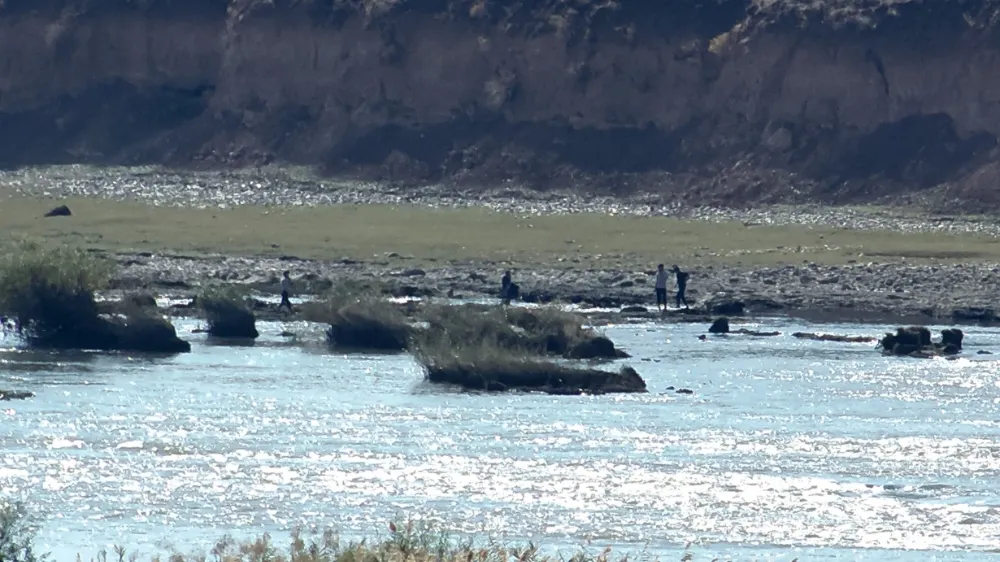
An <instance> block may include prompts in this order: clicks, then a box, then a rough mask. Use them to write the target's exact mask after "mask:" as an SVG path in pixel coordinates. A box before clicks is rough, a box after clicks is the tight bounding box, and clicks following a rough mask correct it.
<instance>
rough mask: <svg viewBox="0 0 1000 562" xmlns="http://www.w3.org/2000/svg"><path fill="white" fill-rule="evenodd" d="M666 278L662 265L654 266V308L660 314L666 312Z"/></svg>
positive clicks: (666, 274)
mask: <svg viewBox="0 0 1000 562" xmlns="http://www.w3.org/2000/svg"><path fill="white" fill-rule="evenodd" d="M667 276H668V273H667V270H666V269H663V264H662V263H661V264H660V265H658V266H656V308H657V309H658V310H660V311H662V312H666V311H667Z"/></svg>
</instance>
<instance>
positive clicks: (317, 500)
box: [0, 321, 1000, 561]
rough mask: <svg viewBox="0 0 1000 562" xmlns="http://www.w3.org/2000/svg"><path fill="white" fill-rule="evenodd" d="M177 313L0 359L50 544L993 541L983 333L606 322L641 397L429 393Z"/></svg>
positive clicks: (999, 445) (16, 467)
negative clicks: (173, 351) (158, 348)
mask: <svg viewBox="0 0 1000 562" xmlns="http://www.w3.org/2000/svg"><path fill="white" fill-rule="evenodd" d="M778 324H781V323H778ZM773 325H774V323H769V324H768V326H773ZM781 325H782V327H781V328H780V329H781V330H783V331H784V332H785V333H786V334H790V333H791V332H793V331H796V330H800V329H806V330H813V331H830V332H836V333H877V332H878V331H880V330H881V329H882V327H879V326H874V327H873V326H846V325H840V326H824V327H817V326H811V327H810V326H796V325H792V324H787V325H786V324H781ZM178 326H179V331H181V332H182V333H184V334H185V337H188V338H190V339H191V340H192V341H193V342H194V349H193V352H192V353H190V354H185V355H179V356H175V357H169V358H142V357H129V356H122V355H102V354H84V353H76V354H50V353H38V352H27V351H16V350H8V351H5V352H2V353H0V388H16V389H26V390H31V391H34V392H35V393H36V394H37V397H36V398H34V399H32V400H29V401H26V402H7V403H2V404H0V446H2V448H0V488H2V495H3V496H5V497H8V498H17V499H23V500H24V501H25V502H26V503H27V504H28V505H29V507H30V508H31V509H32V511H34V512H36V513H39V514H42V515H43V516H44V517H45V523H44V528H43V530H42V532H41V537H40V541H41V542H42V543H43V545H44V546H45V548H46V549H48V550H50V551H52V552H53V553H54V554H55V556H56V559H57V560H64V559H65V560H68V559H72V558H73V557H75V554H76V553H77V552H82V553H83V554H84V555H85V556H89V555H93V554H94V553H95V552H96V551H97V550H98V549H99V548H101V547H105V546H108V545H111V544H114V543H124V544H127V545H129V546H130V547H131V548H137V549H139V550H140V551H142V552H146V553H149V552H154V551H159V549H162V548H166V549H168V550H169V549H170V548H171V547H176V548H178V549H180V550H182V551H185V552H187V551H190V550H192V549H193V548H203V549H207V548H208V547H209V546H210V545H211V543H212V542H214V540H216V539H218V538H220V537H221V536H222V535H223V534H225V533H227V532H231V533H233V534H235V535H236V536H237V537H249V536H252V535H255V534H258V533H260V532H263V531H270V532H271V533H272V534H273V535H275V536H278V537H280V536H281V535H282V534H283V533H286V532H287V531H288V530H290V529H291V528H293V527H295V526H298V525H304V526H307V527H308V526H318V527H323V526H327V525H331V526H335V527H336V528H337V529H339V530H340V532H341V534H342V535H344V536H348V537H350V536H361V535H368V536H371V535H373V534H375V533H383V534H384V532H385V526H386V522H387V521H389V520H391V519H397V520H398V519H401V518H405V517H418V518H427V519H434V520H437V521H439V522H440V525H441V526H442V527H443V528H444V529H446V530H448V531H451V532H453V533H454V534H456V535H462V534H472V535H480V536H484V537H485V536H487V535H490V536H497V537H504V538H507V539H510V540H514V541H519V540H528V539H531V540H534V541H536V542H538V543H541V544H543V545H545V546H546V547H551V548H554V549H558V550H559V551H560V552H564V553H569V552H571V551H573V550H574V549H575V548H576V547H578V546H579V545H581V544H585V543H587V542H588V541H589V544H590V548H592V549H594V551H595V552H596V551H599V550H600V549H601V548H603V547H604V546H605V545H611V546H614V547H615V548H618V549H624V550H627V551H631V552H634V553H639V552H642V551H646V552H647V553H654V554H657V555H659V556H661V558H663V559H664V560H672V559H678V558H679V556H680V554H681V553H682V552H683V551H684V549H685V546H686V545H688V544H689V543H690V550H692V551H693V552H694V553H696V554H697V555H698V556H699V558H700V557H701V556H705V557H706V559H710V557H711V556H712V555H718V556H722V557H731V558H734V559H740V560H747V559H757V560H791V559H792V558H796V557H798V559H799V560H801V561H806V560H830V559H837V560H914V561H915V560H980V559H981V560H988V559H994V557H996V556H998V555H997V554H996V553H997V552H1000V362H995V361H991V360H990V358H991V356H988V355H983V356H977V355H975V351H976V350H979V349H985V350H992V351H995V352H1000V332H997V331H990V330H980V329H972V330H968V331H967V347H968V348H969V351H967V352H966V354H967V355H968V357H967V358H966V359H961V360H957V361H944V360H926V361H925V360H910V359H895V358H883V357H881V356H879V354H878V353H876V352H875V351H874V350H873V348H872V346H871V345H870V344H840V343H817V342H807V341H800V340H796V339H793V338H791V337H790V336H788V335H783V336H781V337H777V338H754V339H752V338H744V337H739V336H735V337H729V338H721V339H716V340H711V341H708V342H702V341H699V340H698V339H697V338H696V335H697V334H699V333H702V332H703V331H704V326H700V325H698V326H690V325H629V326H615V327H610V328H608V329H607V330H606V331H607V333H608V335H610V336H611V337H612V338H613V339H615V340H616V341H617V342H619V343H620V345H621V346H622V347H623V348H625V349H626V350H628V351H629V352H630V353H632V354H633V355H634V358H633V359H631V360H629V362H630V363H631V364H632V365H634V366H635V367H636V368H637V369H638V370H639V372H640V373H641V374H642V375H643V376H644V378H645V379H646V380H647V382H648V384H649V388H650V393H649V394H645V395H618V396H602V397H566V396H559V397H551V396H543V395H525V394H506V395H479V394H464V393H458V392H451V391H447V390H443V389H441V388H437V387H431V386H428V385H426V384H424V383H422V373H421V370H420V368H419V367H418V366H417V365H416V364H415V363H414V362H413V361H412V359H410V358H409V357H408V356H405V355H397V356H393V355H383V356H377V355H372V356H368V355H351V356H346V355H337V354H331V353H329V352H326V351H324V350H322V349H321V348H319V347H316V346H302V345H296V344H294V343H289V342H286V341H284V340H283V339H282V338H281V337H280V336H279V334H280V332H281V331H282V330H283V329H286V328H288V326H282V325H280V324H265V325H264V326H263V327H262V328H263V330H262V331H263V336H262V338H261V340H260V341H259V342H258V343H257V344H256V345H255V346H252V347H231V346H221V345H212V344H211V343H210V342H207V341H206V340H205V338H204V336H201V335H197V334H190V331H191V330H192V329H193V328H194V327H195V326H196V323H194V322H186V321H181V322H179V323H178ZM7 347H8V348H9V347H10V342H9V341H8V342H7ZM997 357H1000V355H998V356H997ZM671 385H674V386H684V387H689V388H692V389H694V390H695V394H694V395H693V396H677V395H674V394H672V393H670V392H668V391H667V390H666V388H667V387H668V386H671Z"/></svg>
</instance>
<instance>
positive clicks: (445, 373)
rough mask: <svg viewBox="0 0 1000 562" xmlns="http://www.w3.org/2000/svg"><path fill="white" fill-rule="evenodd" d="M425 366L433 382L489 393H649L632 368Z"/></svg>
mask: <svg viewBox="0 0 1000 562" xmlns="http://www.w3.org/2000/svg"><path fill="white" fill-rule="evenodd" d="M425 369H426V373H427V380H428V381H430V382H433V383H442V384H454V385H458V386H461V387H462V388H465V389H468V390H482V391H487V392H503V391H511V390H524V391H539V392H545V393H547V394H565V395H577V394H612V393H635V392H646V381H644V380H643V379H642V377H641V376H639V373H637V372H636V371H635V369H633V368H631V367H622V369H621V370H620V371H619V372H617V373H613V372H610V371H601V370H598V369H589V368H579V367H571V366H568V365H562V364H558V363H552V362H548V361H544V360H533V359H526V360H512V361H504V362H500V363H485V364H482V363H480V364H474V363H462V362H449V363H446V364H425Z"/></svg>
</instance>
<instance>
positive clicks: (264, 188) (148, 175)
mask: <svg viewBox="0 0 1000 562" xmlns="http://www.w3.org/2000/svg"><path fill="white" fill-rule="evenodd" d="M2 191H7V192H8V193H10V192H16V193H21V194H27V195H34V196H47V197H52V198H54V199H59V198H62V197H67V196H87V197H104V198H111V199H118V200H139V201H144V202H148V203H152V204H155V205H195V206H218V207H225V206H232V205H243V204H255V205H323V204H343V203H350V204H368V203H389V204H398V203H406V204H414V205H426V206H433V207H463V206H481V207H487V208H491V209H494V210H498V211H509V212H516V213H519V214H552V213H580V212H601V213H608V214H621V215H634V216H648V215H667V216H674V217H680V218H688V219H700V220H707V221H723V220H725V221H731V220H736V221H742V222H744V223H748V224H768V225H781V224H809V225H816V226H833V227H838V228H845V229H860V230H892V231H900V232H942V233H945V232H947V233H956V232H973V233H980V234H985V235H989V236H997V235H998V234H1000V222H998V221H997V220H996V219H994V218H992V217H970V216H929V215H927V214H926V213H923V214H921V213H915V212H909V211H907V210H903V209H891V208H829V207H820V206H807V207H794V208H792V207H769V208H760V209H718V208H704V207H699V208H684V207H680V206H677V205H669V204H664V203H663V202H662V201H661V200H660V196H659V195H656V194H640V195H631V196H628V197H611V196H598V195H581V194H575V193H565V192H536V191H529V190H523V189H517V188H514V187H510V188H495V189H490V190H481V191H475V192H472V191H457V190H455V189H453V188H449V187H446V186H430V187H423V188H413V187H389V186H384V185H383V186H380V185H375V184H370V183H358V182H346V181H332V180H320V179H317V178H315V177H313V176H311V175H310V174H308V173H306V172H304V171H301V170H289V169H263V170H249V171H235V172H185V173H178V172H169V171H162V170H156V169H152V168H141V169H140V168H130V169H124V168H103V169H101V168H90V167H82V166H68V167H58V168H45V169H22V170H18V171H9V172H2V173H0V192H2ZM118 259H119V261H120V262H121V264H122V266H123V267H122V269H121V275H120V280H119V281H120V283H122V284H123V285H136V286H160V287H172V288H175V289H181V290H186V289H189V288H191V287H195V286H197V285H200V284H203V283H206V282H243V283H253V284H255V285H256V286H258V287H259V288H262V289H268V288H271V289H276V284H277V276H276V272H279V271H281V270H283V269H286V268H290V269H293V270H294V271H295V272H296V276H297V278H298V279H300V281H301V283H300V284H299V285H300V287H302V288H303V290H305V291H310V292H311V291H315V290H319V289H321V288H322V280H323V279H328V278H334V279H340V278H345V277H372V278H378V279H381V280H386V281H388V282H389V284H390V285H392V286H394V287H395V288H396V290H397V291H398V292H399V293H400V294H427V293H432V294H439V295H445V294H448V293H449V292H451V293H453V294H460V295H467V296H470V295H477V296H479V295H489V294H493V293H495V292H496V290H497V286H498V283H499V277H500V275H501V273H502V272H501V271H499V270H497V267H498V266H496V265H492V264H483V263H454V262H453V263H448V264H442V265H441V267H437V268H426V267H425V268H424V269H415V268H414V267H413V266H412V265H408V264H407V260H406V259H405V258H404V257H400V256H393V255H388V256H386V257H385V259H376V260H373V261H368V262H364V263H362V262H354V261H349V260H348V261H345V260H335V261H315V260H297V259H295V260H289V259H286V260H281V259H275V258H253V257H215V258H206V257H193V256H168V255H149V254H142V255H130V256H125V255H122V256H118ZM262 272H263V273H262ZM998 272H1000V264H982V263H970V264H941V265H907V264H899V263H868V262H863V263H860V262H859V263H852V264H848V265H846V266H821V265H817V264H810V263H800V264H795V265H785V266H778V267H755V268H745V267H735V266H705V267H703V268H699V269H697V270H693V271H691V273H692V278H691V282H690V286H689V291H688V294H689V296H691V297H692V300H694V301H696V302H699V303H701V302H704V301H706V300H709V299H715V300H719V299H727V298H731V299H740V300H743V301H744V302H746V303H747V304H749V305H750V310H751V311H752V312H753V311H756V312H795V313H799V314H806V315H809V316H813V317H815V318H817V319H823V318H836V319H847V318H851V319H859V320H865V319H871V320H885V319H900V321H903V320H914V321H918V320H920V319H925V320H927V321H932V320H933V321H965V320H975V319H984V320H986V321H990V322H992V321H993V320H995V317H994V316H993V313H992V311H991V310H978V309H991V308H992V307H993V303H994V300H995V298H996V297H995V295H996V284H997V279H998ZM651 274H652V272H651V271H600V270H592V269H591V270H583V269H581V270H570V271H567V270H565V269H556V268H553V269H551V270H543V269H535V270H533V271H522V272H517V273H516V275H517V281H518V282H519V284H520V285H521V287H522V291H523V292H524V293H525V294H526V296H527V297H528V298H530V299H541V300H546V299H558V300H574V301H580V302H584V303H591V304H595V305H605V306H621V305H626V304H645V305H648V306H650V307H652V302H651V301H652V300H653V299H652V294H653V290H652V277H651Z"/></svg>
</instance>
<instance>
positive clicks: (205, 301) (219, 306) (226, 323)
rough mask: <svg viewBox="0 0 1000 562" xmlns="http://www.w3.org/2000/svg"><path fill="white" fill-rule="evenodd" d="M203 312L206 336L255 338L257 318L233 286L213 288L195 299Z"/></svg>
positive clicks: (240, 293) (243, 295)
mask: <svg viewBox="0 0 1000 562" xmlns="http://www.w3.org/2000/svg"><path fill="white" fill-rule="evenodd" d="M197 302H198V304H199V305H200V306H201V308H202V310H204V311H205V320H206V321H207V322H208V334H209V335H210V336H215V337H219V338H256V337H257V336H259V335H260V333H259V332H258V331H257V318H256V316H254V313H253V311H252V310H250V307H249V306H248V305H247V297H246V294H245V293H244V291H242V290H240V289H239V288H237V287H235V286H231V285H229V286H225V287H213V288H210V289H208V290H206V291H204V292H202V293H201V294H200V295H199V296H198V298H197Z"/></svg>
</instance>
